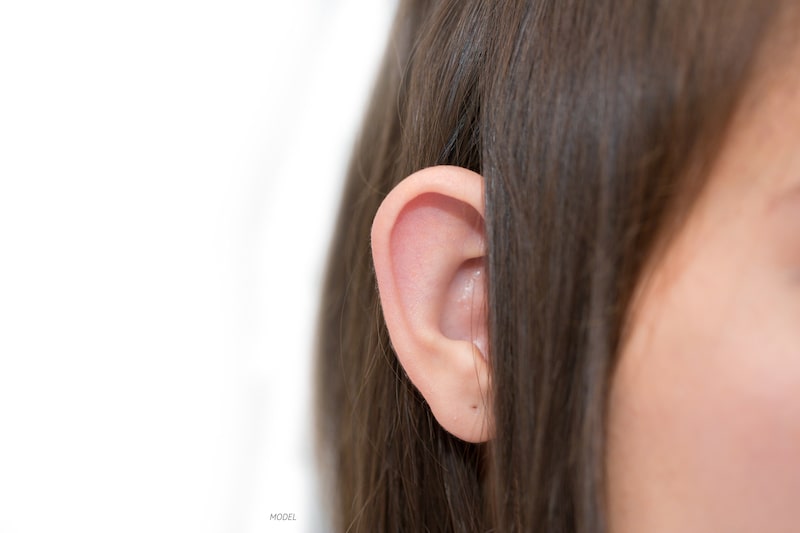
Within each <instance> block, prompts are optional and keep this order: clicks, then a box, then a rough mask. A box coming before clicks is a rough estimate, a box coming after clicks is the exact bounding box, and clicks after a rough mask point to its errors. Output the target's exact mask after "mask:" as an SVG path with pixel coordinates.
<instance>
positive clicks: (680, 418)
mask: <svg viewBox="0 0 800 533" xmlns="http://www.w3.org/2000/svg"><path fill="white" fill-rule="evenodd" d="M798 65H800V63H799V62H797V61H793V62H792V63H791V65H789V66H787V65H786V64H784V65H783V66H784V68H782V69H776V70H775V71H773V72H772V74H771V75H769V76H765V77H764V78H763V79H761V80H760V82H759V83H758V85H757V90H756V91H754V92H753V93H752V94H751V95H750V96H751V97H750V98H749V99H747V100H746V101H745V105H743V107H742V109H741V112H740V113H739V114H738V115H737V118H736V120H735V121H734V123H733V125H732V127H731V130H730V132H729V137H728V138H727V140H726V142H725V145H724V148H723V151H722V154H721V156H720V158H719V160H718V161H717V162H716V164H715V166H714V169H713V171H712V172H711V175H710V176H709V180H710V181H709V182H708V185H707V188H706V190H705V191H704V193H703V196H702V197H701V198H699V199H698V201H697V203H696V204H695V206H694V207H693V210H692V212H691V214H690V216H689V218H688V220H687V223H686V225H685V226H684V227H683V228H682V230H681V231H680V232H679V234H678V235H677V236H676V237H675V238H674V240H672V241H671V243H670V245H669V247H668V249H667V253H666V255H665V256H664V258H663V260H662V261H661V262H659V264H657V265H652V267H651V268H649V269H648V271H647V273H646V275H645V276H644V277H643V279H642V281H641V283H640V286H639V291H638V293H637V297H636V298H635V301H634V305H633V307H632V311H631V314H630V316H629V320H630V330H629V331H630V336H629V338H628V339H627V342H626V344H625V345H624V348H623V350H622V351H621V354H620V359H619V363H618V367H617V369H616V372H615V374H614V377H613V380H612V388H611V394H610V397H609V412H608V413H609V421H608V422H609V425H608V441H607V456H606V467H607V479H608V498H609V500H608V512H609V524H610V531H611V533H628V532H636V533H656V532H664V533H667V532H670V533H673V532H682V533H694V532H723V531H724V532H727V533H733V532H745V531H746V532H762V531H763V532H770V533H778V532H790V531H792V532H796V531H800V82H799V80H798V76H797V74H793V73H794V72H797V71H798V70H800V68H798Z"/></svg>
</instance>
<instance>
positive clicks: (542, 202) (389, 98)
mask: <svg viewBox="0 0 800 533" xmlns="http://www.w3.org/2000/svg"><path fill="white" fill-rule="evenodd" d="M776 13H778V2H759V1H756V0H725V1H722V0H717V1H713V0H708V1H704V0H613V1H612V0H592V1H586V0H535V1H497V2H493V1H491V2H490V1H485V0H440V1H433V0H408V1H401V3H400V6H399V9H398V13H397V18H396V22H395V25H394V28H393V31H392V34H391V38H390V41H389V47H388V50H387V53H386V56H385V60H384V62H383V66H382V69H381V70H380V74H379V77H378V80H377V84H376V87H375V90H374V95H373V98H372V101H371V104H370V106H369V108H368V111H367V114H366V119H365V122H364V125H363V130H362V133H361V135H360V140H359V142H358V144H357V146H356V148H355V152H354V154H353V157H352V161H351V165H350V169H349V172H348V177H347V183H346V189H345V192H344V196H343V200H342V204H341V210H340V214H339V219H338V223H337V226H336V231H335V237H334V239H333V242H332V247H331V251H330V259H329V266H328V270H327V277H326V280H325V287H324V295H323V302H322V307H321V315H320V329H319V343H318V364H317V390H318V397H317V402H318V406H317V414H318V427H319V438H320V448H319V449H320V452H321V455H320V457H321V459H322V463H323V468H324V470H325V472H327V474H328V478H327V480H328V481H327V482H328V485H327V490H328V492H329V493H330V497H331V498H330V502H329V503H330V505H331V512H332V517H333V526H334V527H335V529H336V530H337V531H357V532H375V531H382V532H389V531H398V532H399V531H407V532H408V531H534V530H535V531H542V532H572V531H579V532H597V533H600V532H603V531H605V529H606V526H605V524H606V518H605V493H604V486H605V472H604V442H605V421H606V398H607V392H608V388H609V380H610V377H611V375H612V373H613V369H614V365H615V360H616V357H617V355H618V353H619V349H620V346H621V344H622V343H623V341H624V338H625V325H626V312H627V310H628V307H629V303H630V301H631V298H632V295H633V292H634V289H635V287H636V284H637V281H638V280H639V278H640V276H641V274H642V272H643V269H644V268H645V266H646V264H647V262H648V261H652V260H654V258H657V257H658V254H659V251H660V250H662V249H663V243H664V242H666V240H667V239H668V237H669V236H670V235H673V234H674V233H675V231H677V229H678V228H679V226H680V224H681V221H682V220H683V219H684V218H685V214H686V213H687V211H688V209H689V208H690V207H691V205H692V199H694V198H696V197H697V195H698V194H699V193H700V192H701V189H702V187H703V183H704V179H705V176H706V175H707V172H708V168H709V166H710V165H711V164H712V163H713V161H714V158H715V156H716V154H717V152H718V150H719V147H720V145H721V144H722V142H723V140H724V136H725V132H726V130H727V128H728V125H729V123H730V121H731V118H732V116H733V114H734V111H735V110H736V109H737V105H738V103H739V102H740V99H741V98H742V95H743V93H744V92H745V89H746V88H747V82H748V80H749V79H750V78H751V77H752V74H753V68H754V66H755V64H756V63H757V61H756V59H757V56H758V55H759V54H758V52H759V49H760V48H761V43H762V41H764V39H765V34H766V32H767V30H768V29H769V28H770V26H771V25H772V24H773V20H774V19H775V16H776ZM438 164H448V165H458V166H462V167H466V168H469V169H471V170H474V171H476V172H478V173H480V174H481V175H483V176H484V178H485V202H486V238H487V248H488V252H487V254H488V255H487V280H488V282H487V285H488V309H487V312H488V320H489V344H490V346H489V356H490V361H491V368H492V387H493V391H492V394H493V405H494V416H495V426H496V436H495V438H494V439H493V440H492V441H491V442H489V443H488V444H484V445H475V444H467V443H465V442H462V441H460V440H458V439H457V438H455V437H453V436H451V435H450V434H448V433H447V432H445V431H444V430H443V429H442V428H441V427H440V426H439V425H438V424H437V422H436V421H435V419H434V418H433V416H432V415H431V412H430V410H429V408H428V406H427V405H426V404H425V401H424V399H423V398H422V397H421V395H420V394H419V393H418V392H417V391H416V389H415V388H414V386H413V385H412V384H411V382H410V381H409V379H408V377H407V376H406V375H405V373H404V371H403V368H402V366H401V365H400V364H399V363H398V360H397V357H396V356H395V354H394V351H393V349H392V346H391V344H390V341H389V336H388V333H387V331H386V326H385V324H384V321H383V318H382V315H381V309H380V303H379V299H378V293H377V288H376V281H375V274H374V270H373V266H372V261H371V255H370V248H369V234H370V227H371V223H372V219H373V217H374V215H375V212H376V211H377V209H378V206H379V205H380V203H381V201H382V200H383V198H384V197H385V196H386V194H387V193H388V192H389V191H390V190H391V189H392V188H393V187H394V186H395V185H396V184H397V183H399V182H400V181H401V180H402V179H403V178H405V177H406V176H408V175H409V174H411V173H412V172H414V171H416V170H419V169H421V168H425V167H428V166H432V165H438Z"/></svg>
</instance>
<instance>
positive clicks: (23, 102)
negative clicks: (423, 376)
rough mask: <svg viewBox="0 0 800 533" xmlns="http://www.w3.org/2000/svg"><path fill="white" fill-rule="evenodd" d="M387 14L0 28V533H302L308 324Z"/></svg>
mask: <svg viewBox="0 0 800 533" xmlns="http://www.w3.org/2000/svg"><path fill="white" fill-rule="evenodd" d="M394 7H395V5H394V1H393V0H338V1H337V0H328V1H324V0H302V1H298V0H292V1H286V2H282V1H281V2H278V1H272V2H270V1H238V0H237V1H230V0H228V1H222V0H216V1H192V2H189V1H179V0H143V1H137V2H124V3H123V2H107V1H94V2H91V1H86V0H77V1H74V2H57V1H54V0H51V1H35V0H25V1H5V2H2V3H0V532H2V533H7V532H8V533H16V532H34V531H35V532H44V531H48V532H50V531H53V532H55V531H79V532H82V533H83V532H128V531H130V532H134V531H135V532H142V531H147V532H161V531H163V532H177V531H188V532H193V533H195V532H229V531H230V532H262V531H319V530H325V525H324V524H325V521H324V518H323V517H322V516H321V514H320V509H319V505H318V504H317V502H316V498H317V495H316V494H315V490H316V488H315V482H314V464H313V460H312V452H313V440H312V434H311V428H310V424H309V422H310V421H309V409H310V403H309V402H310V396H309V395H310V388H309V379H310V375H311V355H310V349H311V347H312V345H313V339H312V335H313V323H314V319H315V315H316V308H317V294H318V291H319V281H320V278H321V274H322V265H323V258H324V255H325V253H326V246H327V239H328V237H329V236H330V232H331V224H332V219H333V214H334V212H335V208H336V203H337V200H338V195H339V191H340V187H341V182H342V174H343V172H344V169H345V166H346V162H347V158H348V154H349V150H350V148H351V145H352V141H353V138H354V135H355V132H356V128H357V127H358V125H359V122H360V118H361V114H362V111H363V106H364V104H365V100H366V97H367V94H368V92H369V89H370V88H371V84H372V81H373V76H374V73H375V69H376V66H377V62H378V60H379V58H380V56H381V55H382V52H383V48H384V44H385V39H386V37H387V33H388V26H389V24H390V19H391V17H392V15H393V11H394ZM271 513H293V514H294V515H295V517H296V521H295V522H291V523H288V522H286V523H279V522H275V521H270V520H269V515H270V514H271Z"/></svg>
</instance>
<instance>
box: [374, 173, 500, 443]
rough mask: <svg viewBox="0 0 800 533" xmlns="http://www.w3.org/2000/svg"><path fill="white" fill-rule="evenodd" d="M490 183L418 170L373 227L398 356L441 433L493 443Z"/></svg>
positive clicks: (383, 299) (382, 209)
mask: <svg viewBox="0 0 800 533" xmlns="http://www.w3.org/2000/svg"><path fill="white" fill-rule="evenodd" d="M484 225H485V223H484V206H483V178H482V177H481V176H480V175H478V174H476V173H474V172H472V171H470V170H467V169H464V168H460V167H452V166H437V167H430V168H426V169H424V170H420V171H419V172H416V173H414V174H412V175H411V176H409V177H407V178H406V179H405V180H403V181H402V182H401V183H400V184H398V185H397V186H396V187H395V188H394V189H393V190H392V191H391V192H390V193H389V195H388V196H387V197H386V198H385V199H384V201H383V203H382V204H381V206H380V208H379V209H378V212H377V214H376V215H375V220H374V222H373V224H372V256H373V261H374V264H375V273H376V276H377V280H378V290H379V292H380V299H381V305H382V307H383V316H384V319H385V320H386V326H387V328H388V331H389V336H390V338H391V341H392V346H393V347H394V350H395V352H396V353H397V357H398V359H399V360H400V363H401V364H402V366H403V369H404V370H405V372H406V374H407V375H408V377H409V378H410V379H411V381H412V383H413V384H414V386H415V387H416V388H417V390H419V392H420V393H421V394H422V396H423V397H424V398H425V401H426V402H427V403H428V405H429V406H430V408H431V411H432V412H433V415H434V417H435V418H436V420H437V421H438V422H439V424H441V426H442V427H443V428H444V429H445V430H447V431H448V432H450V433H452V434H453V435H455V436H456V437H458V438H460V439H462V440H465V441H467V442H484V441H486V440H488V439H489V438H491V436H492V432H493V420H492V414H491V408H490V404H489V402H490V366H489V363H488V360H487V355H488V354H487V324H486V281H485V278H486V273H485V266H484V263H485V261H484V259H485V255H486V252H485V232H484Z"/></svg>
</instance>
